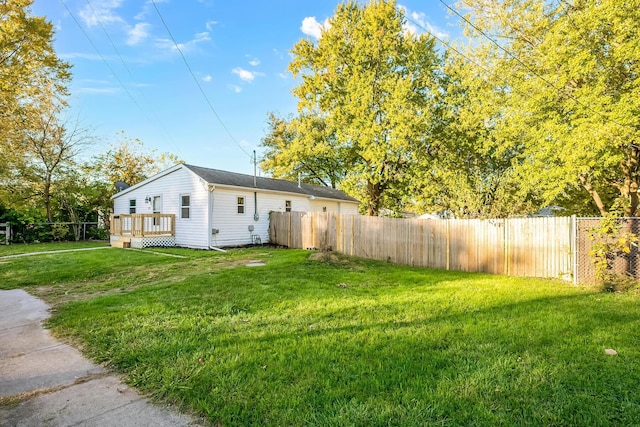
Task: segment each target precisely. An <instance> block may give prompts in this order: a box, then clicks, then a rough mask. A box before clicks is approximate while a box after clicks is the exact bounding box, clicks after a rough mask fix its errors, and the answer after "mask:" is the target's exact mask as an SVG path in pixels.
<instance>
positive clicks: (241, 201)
mask: <svg viewBox="0 0 640 427" xmlns="http://www.w3.org/2000/svg"><path fill="white" fill-rule="evenodd" d="M238 213H239V214H243V213H244V197H243V196H238Z"/></svg>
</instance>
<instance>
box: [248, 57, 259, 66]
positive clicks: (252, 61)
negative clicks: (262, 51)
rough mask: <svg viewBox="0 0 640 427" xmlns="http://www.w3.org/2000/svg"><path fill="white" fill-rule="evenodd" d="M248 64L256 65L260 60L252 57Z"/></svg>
mask: <svg viewBox="0 0 640 427" xmlns="http://www.w3.org/2000/svg"><path fill="white" fill-rule="evenodd" d="M249 65H251V66H254V67H257V66H258V65H260V60H258V59H252V60H251V61H249Z"/></svg>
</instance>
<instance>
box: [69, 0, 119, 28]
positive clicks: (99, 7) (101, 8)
mask: <svg viewBox="0 0 640 427" xmlns="http://www.w3.org/2000/svg"><path fill="white" fill-rule="evenodd" d="M121 4H122V0H99V1H95V0H94V1H93V2H92V3H87V5H86V6H85V7H84V8H82V9H81V10H80V12H79V13H78V15H80V18H81V19H82V21H83V22H84V23H85V25H86V26H87V27H89V28H91V27H94V26H96V25H98V24H100V23H102V25H109V24H113V23H118V24H121V23H124V19H122V17H121V16H120V15H118V14H117V13H115V9H117V8H119V7H120V5H121Z"/></svg>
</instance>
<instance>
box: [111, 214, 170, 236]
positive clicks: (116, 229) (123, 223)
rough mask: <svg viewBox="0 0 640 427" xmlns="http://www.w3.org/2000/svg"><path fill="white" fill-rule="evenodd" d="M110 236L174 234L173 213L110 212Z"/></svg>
mask: <svg viewBox="0 0 640 427" xmlns="http://www.w3.org/2000/svg"><path fill="white" fill-rule="evenodd" d="M110 219H111V225H110V227H109V231H110V232H111V235H112V236H132V237H145V236H174V235H175V227H176V216H175V215H174V214H111V216H110Z"/></svg>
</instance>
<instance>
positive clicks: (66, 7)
mask: <svg viewBox="0 0 640 427" xmlns="http://www.w3.org/2000/svg"><path fill="white" fill-rule="evenodd" d="M60 3H62V5H63V6H64V8H65V9H66V10H67V12H68V13H69V16H71V18H72V19H73V22H75V23H76V25H77V26H78V28H79V29H80V31H82V34H84V36H85V38H86V39H87V41H88V42H89V43H90V44H91V46H93V49H95V51H96V53H97V54H98V56H100V59H102V62H104V64H105V65H106V66H107V68H108V69H109V71H111V74H113V77H114V78H115V79H116V80H117V81H118V83H119V84H120V86H121V87H122V89H124V91H125V92H126V93H127V95H129V98H131V100H132V101H133V103H134V104H136V106H137V107H138V108H139V109H140V111H142V113H143V114H144V110H143V109H142V107H141V106H140V104H139V103H138V101H136V99H135V98H134V97H133V95H131V92H129V89H127V87H126V86H125V85H124V83H122V80H120V78H119V77H118V75H117V74H116V72H115V70H114V69H113V68H112V67H111V65H109V63H108V62H107V60H106V59H105V57H104V56H103V55H102V53H101V52H100V49H98V46H96V44H95V43H94V42H93V40H91V37H89V34H87V32H86V31H85V30H84V28H82V25H81V24H80V22H79V21H78V19H77V18H76V16H75V15H74V14H73V12H71V9H69V7H68V6H67V3H65V1H64V0H60Z"/></svg>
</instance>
